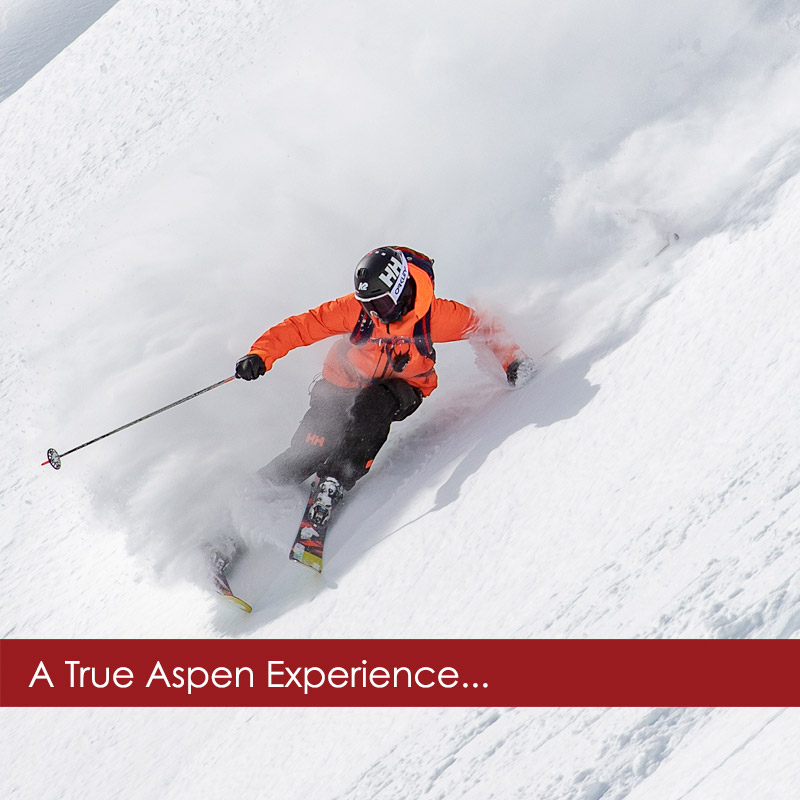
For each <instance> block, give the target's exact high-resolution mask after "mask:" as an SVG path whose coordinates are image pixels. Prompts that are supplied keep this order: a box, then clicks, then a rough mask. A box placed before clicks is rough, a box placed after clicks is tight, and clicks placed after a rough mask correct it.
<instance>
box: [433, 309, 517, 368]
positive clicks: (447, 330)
mask: <svg viewBox="0 0 800 800" xmlns="http://www.w3.org/2000/svg"><path fill="white" fill-rule="evenodd" d="M431 338H432V339H433V341H434V343H436V342H457V341H461V340H462V339H469V340H470V342H471V343H472V344H473V346H476V345H477V346H481V345H483V346H485V347H488V348H489V350H491V352H492V353H493V354H494V356H495V358H496V359H497V360H498V361H499V362H500V365H501V366H502V367H503V369H505V368H506V367H508V365H509V364H510V363H511V362H512V361H514V360H515V359H516V358H519V357H520V356H522V355H524V353H523V352H522V350H521V348H520V347H519V345H518V344H517V343H516V342H515V341H514V340H513V339H512V338H511V335H510V334H509V333H508V331H507V330H506V329H505V327H504V326H503V323H502V322H500V320H499V319H498V318H497V317H495V316H493V315H491V314H479V313H478V312H477V311H476V310H475V309H474V308H470V307H469V306H465V305H464V304H463V303H457V302H456V301H455V300H444V299H442V298H440V297H436V298H434V300H433V304H432V307H431Z"/></svg>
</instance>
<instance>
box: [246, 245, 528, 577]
mask: <svg viewBox="0 0 800 800" xmlns="http://www.w3.org/2000/svg"><path fill="white" fill-rule="evenodd" d="M354 282H355V291H354V292H351V293H350V294H347V295H345V296H344V297H340V298H338V299H336V300H331V301H329V302H327V303H323V304H322V305H321V306H319V307H317V308H314V309H312V310H310V311H306V312H305V313H304V314H299V315H298V316H293V317H289V318H287V319H285V320H284V321H283V322H280V323H278V324H277V325H275V326H273V327H271V328H270V329H269V330H267V331H266V332H265V333H264V334H262V335H261V336H260V337H259V338H258V339H257V340H256V341H255V342H254V344H253V346H252V347H251V348H250V351H249V352H248V353H247V355H245V356H243V357H242V358H240V359H239V361H238V362H237V364H236V377H237V378H242V379H244V380H246V381H251V380H255V379H256V378H259V377H260V376H261V375H264V374H265V373H266V372H267V371H268V370H269V369H271V368H272V365H273V364H274V363H275V361H277V359H279V358H282V357H283V356H285V355H286V354H287V353H288V352H289V351H291V350H293V349H294V348H296V347H302V346H305V345H310V344H313V343H314V342H317V341H320V340H321V339H326V338H328V337H331V336H341V335H342V334H347V335H346V336H343V337H342V338H339V339H338V340H337V341H336V342H335V344H334V345H333V346H332V347H331V349H330V351H329V353H328V355H327V357H326V359H325V363H324V366H323V370H322V377H321V379H320V380H318V381H317V382H316V383H315V384H314V386H313V388H312V390H311V400H310V406H309V409H308V411H307V412H306V414H305V416H304V417H303V420H302V421H301V423H300V426H299V428H298V429H297V431H296V433H295V434H294V436H293V437H292V440H291V445H290V447H289V449H288V450H286V451H285V452H284V453H281V454H280V455H279V456H277V457H276V458H275V459H273V460H272V461H271V462H270V463H269V464H267V466H266V467H264V468H262V470H261V471H260V474H261V475H262V476H263V477H264V478H265V479H267V480H268V481H269V482H271V483H272V484H290V483H302V482H303V481H305V480H306V479H308V478H309V477H311V476H312V475H314V476H315V478H314V482H313V487H312V495H311V498H310V499H309V504H308V509H307V512H306V516H305V518H304V524H305V525H306V526H307V527H308V528H310V529H311V530H310V531H309V532H308V534H309V536H310V538H312V539H313V538H314V536H315V534H321V538H322V539H323V540H324V531H325V529H326V528H327V524H328V522H329V517H330V514H331V512H332V511H333V509H334V507H335V506H336V505H337V503H338V502H339V501H340V500H341V499H342V497H343V494H344V492H345V491H347V490H349V489H352V488H353V486H354V485H355V483H356V481H358V480H359V479H360V478H362V477H363V476H364V475H366V473H367V472H368V470H369V468H370V467H371V465H372V462H373V460H374V459H375V456H376V455H377V453H378V451H379V450H380V449H381V447H382V446H383V444H384V443H385V441H386V439H387V437H388V435H389V429H390V428H391V426H392V423H394V422H399V421H400V420H404V419H406V418H407V417H408V416H410V415H411V414H413V413H414V412H415V411H416V410H417V409H418V408H419V406H420V404H421V403H422V401H423V399H424V398H425V397H427V396H428V395H430V394H431V392H432V391H433V390H434V389H435V388H436V385H437V376H436V372H435V369H434V366H435V361H436V353H435V351H434V347H433V345H434V344H435V343H437V342H452V341H458V340H461V339H472V340H473V342H476V343H477V342H483V343H485V344H486V345H488V347H489V349H490V350H491V351H492V352H493V353H494V356H495V357H496V359H497V361H498V362H499V364H500V366H502V368H503V370H504V371H505V375H506V379H507V382H508V384H509V385H510V386H512V387H519V386H522V385H523V384H525V383H527V382H528V381H529V380H531V378H533V377H534V375H535V374H536V367H535V364H534V362H533V361H532V359H530V358H529V357H528V356H527V355H525V353H524V352H523V351H522V350H521V349H520V348H519V346H518V345H516V344H515V343H514V342H513V341H511V340H510V338H509V336H508V334H507V333H506V332H505V330H504V329H503V327H502V325H501V324H500V323H499V322H498V321H497V320H495V319H493V318H487V317H482V316H480V315H479V314H478V313H477V312H476V311H475V310H474V309H472V308H470V307H469V306H465V305H462V304H461V303H457V302H455V301H453V300H443V299H441V298H439V297H436V296H435V295H434V279H433V259H430V258H428V257H427V256H425V255H423V254H422V253H419V252H417V251H415V250H412V249H411V248H408V247H399V246H392V247H378V248H376V249H375V250H372V251H370V252H369V253H367V254H366V255H365V256H364V257H363V258H362V259H361V260H360V261H359V262H358V264H357V265H356V269H355V275H354ZM301 530H302V529H301ZM298 537H299V534H298ZM307 538H308V537H307ZM298 540H299V539H298ZM319 555H320V561H319V565H314V566H315V568H317V569H321V547H320V548H319ZM297 560H301V558H297ZM306 563H308V562H306Z"/></svg>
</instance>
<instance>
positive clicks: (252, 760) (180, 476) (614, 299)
mask: <svg viewBox="0 0 800 800" xmlns="http://www.w3.org/2000/svg"><path fill="white" fill-rule="evenodd" d="M462 12H463V9H462V8H461V6H456V5H455V4H451V3H444V4H438V5H436V6H435V7H431V6H430V4H423V3H417V2H413V1H412V2H410V3H409V2H406V3H403V4H389V6H386V7H383V6H382V7H380V8H372V7H370V8H369V9H366V8H365V7H364V6H363V4H360V3H345V4H340V5H337V6H336V8H330V7H328V6H327V5H325V4H322V3H317V2H313V0H309V1H308V2H306V3H304V4H300V5H297V6H296V7H294V8H293V10H292V12H291V13H286V12H281V13H277V11H276V9H274V8H273V7H271V6H269V7H266V8H265V7H264V6H263V4H258V3H250V2H247V3H240V2H237V3H234V2H232V0H202V1H201V2H193V3H188V2H176V3H172V4H169V7H167V8H162V7H160V6H159V7H158V8H156V7H155V6H154V5H153V4H151V3H147V2H144V0H120V2H118V3H117V4H116V5H115V6H114V7H113V8H111V9H110V10H109V11H108V13H106V14H105V15H104V16H103V17H102V18H101V19H100V20H99V21H98V22H97V23H96V24H95V25H93V26H92V27H91V28H90V29H89V30H88V31H87V32H86V33H85V34H84V35H83V36H81V37H80V38H79V39H77V40H76V41H75V42H74V43H73V44H72V45H71V46H70V47H68V48H66V49H65V50H64V51H63V52H62V53H61V54H60V55H59V56H58V57H56V58H55V59H54V60H53V61H52V62H51V63H50V64H49V65H48V66H47V67H46V68H45V69H43V70H42V71H41V72H40V73H38V74H37V75H36V76H35V77H34V78H33V79H31V80H30V81H28V82H27V83H26V84H25V86H23V87H22V88H21V89H20V90H19V91H17V92H16V93H15V94H13V95H12V96H10V97H8V98H7V99H6V100H5V101H3V102H2V103H1V104H0V164H2V166H3V172H4V174H6V175H9V176H13V179H11V180H7V181H6V182H5V184H4V188H3V192H4V196H3V202H2V207H3V208H4V209H11V213H8V211H5V212H4V213H3V215H2V219H1V220H0V225H2V231H3V243H2V248H3V266H2V273H0V285H2V286H3V308H4V314H3V315H2V321H1V322H0V326H2V338H1V339H0V341H2V347H0V366H2V369H0V403H2V412H3V413H2V414H0V426H2V427H1V428H0V437H1V438H2V441H3V442H4V446H5V448H6V450H5V452H6V460H7V463H8V465H9V469H8V471H7V473H6V477H5V479H4V480H3V481H2V485H1V486H0V518H1V519H2V523H3V524H2V528H3V550H2V552H3V559H2V564H0V579H2V582H3V586H4V589H5V591H4V592H3V596H2V601H0V603H2V606H1V608H2V621H3V628H2V635H3V636H4V637H54V636H58V637H62V636H66V637H93V636H104V637H175V638H181V637H205V636H209V637H217V636H225V637H228V636H236V637H238V636H248V637H254V638H271V637H311V638H320V637H354V638H359V637H379V636H380V637H383V636H386V637H406V638H419V637H565V636H568V637H662V636H663V637H792V638H796V637H797V636H798V630H800V603H799V602H798V599H799V598H800V584H798V578H797V574H798V563H799V562H798V547H797V545H798V536H800V519H799V518H800V501H799V500H798V498H800V495H799V494H798V486H800V472H798V447H797V442H798V422H797V419H796V408H797V407H798V400H800V398H798V387H797V381H796V372H797V370H796V360H797V359H796V352H797V349H798V347H797V345H798V341H797V337H798V333H797V330H798V325H797V324H796V323H797V308H798V307H800V305H799V304H798V301H800V297H799V296H798V295H799V294H800V282H798V278H797V274H796V269H795V263H796V253H797V252H798V244H800V242H798V236H799V234H798V232H797V226H796V222H795V221H796V219H797V215H798V209H800V178H798V175H799V174H800V135H798V132H797V126H796V120H795V118H794V113H793V109H794V107H795V101H794V98H795V97H796V96H797V94H798V91H799V90H800V62H798V59H797V55H796V51H797V42H798V35H799V31H800V26H798V16H797V13H796V11H794V10H793V8H792V7H791V5H790V4H785V5H784V4H781V3H777V4H776V3H770V2H763V3H758V2H741V3H739V2H737V3H733V4H731V3H729V2H726V3H722V2H718V3H711V4H710V5H705V6H702V7H699V6H697V5H696V4H693V3H689V2H678V3H675V4H672V5H671V7H670V8H663V9H659V10H656V9H652V8H646V7H641V5H640V4H636V3H633V2H623V3H619V2H616V3H614V4H611V3H600V4H599V5H597V6H596V7H594V6H593V8H592V10H590V11H587V9H586V8H585V7H584V4H580V3H576V2H568V3H566V4H562V5H561V6H559V9H558V10H555V11H554V10H553V9H552V8H551V7H550V6H545V5H544V4H539V3H533V4H531V3H514V2H511V3H509V4H507V5H504V6H502V7H500V8H498V9H493V10H492V11H491V12H489V10H488V9H487V10H483V9H477V8H476V9H473V12H474V13H470V14H464V13H462ZM64 13H67V11H66V7H65V12H64ZM386 31H388V32H389V33H388V34H387V33H385V32H386ZM378 34H381V35H378ZM673 231H677V232H678V233H679V234H680V239H679V240H677V241H676V240H675V239H674V238H672V239H668V235H669V234H670V233H671V232H673ZM390 241H396V242H404V243H406V244H408V245H410V246H414V247H419V248H420V249H422V250H425V251H426V252H430V253H431V255H433V256H434V257H435V258H436V260H437V261H436V268H437V290H438V291H439V293H440V294H441V295H442V296H446V297H453V298H454V299H458V300H462V301H466V302H471V303H474V304H476V305H478V306H480V307H482V308H487V309H489V310H491V311H494V312H496V313H500V314H501V315H502V317H503V319H504V320H505V321H506V322H507V324H508V326H509V328H510V329H511V331H512V332H513V333H514V335H515V336H516V337H517V338H518V340H519V341H520V343H521V344H522V345H523V346H524V347H525V348H526V349H527V350H528V351H529V352H530V353H531V354H532V355H534V356H536V357H541V359H542V362H543V364H544V365H545V369H544V370H543V373H542V375H541V376H540V377H539V378H538V379H537V381H535V382H534V383H533V384H532V385H531V386H529V387H527V388H526V389H524V390H521V391H518V392H509V391H508V390H507V389H506V387H505V386H504V385H503V379H502V373H500V371H499V370H498V369H497V367H496V366H494V367H492V365H491V364H486V363H484V359H483V358H482V357H481V356H479V357H478V359H477V363H476V359H475V357H474V356H473V354H472V351H471V348H470V346H469V345H468V344H466V343H456V344H448V345H443V346H441V347H440V348H439V361H438V369H439V372H440V378H441V387H440V388H439V389H438V390H437V391H436V393H434V395H433V396H432V397H431V398H430V399H429V400H426V402H425V403H424V404H423V406H422V408H421V409H420V411H419V412H418V413H417V414H415V415H414V416H413V417H412V418H410V419H409V420H408V421H407V422H406V423H404V424H403V425H398V426H396V430H395V431H394V432H393V436H392V439H391V441H390V443H389V444H388V445H387V447H386V449H385V450H384V451H382V453H381V454H380V457H379V459H378V460H377V461H376V464H375V467H374V469H373V471H372V472H371V474H370V475H369V477H368V478H366V479H365V480H364V481H363V482H362V483H361V484H359V487H358V489H357V491H355V492H353V494H352V496H351V497H350V498H349V501H348V505H347V507H346V508H345V509H344V511H343V514H342V515H341V517H340V519H339V520H338V521H337V524H336V527H335V529H334V530H333V531H332V533H331V536H330V539H329V551H328V563H327V565H326V569H325V573H324V576H323V577H322V578H321V579H320V578H318V577H317V576H315V575H313V574H311V573H310V572H309V571H305V570H302V569H299V568H297V567H294V566H293V565H291V564H289V563H287V559H286V549H287V547H288V544H289V542H290V541H291V539H292V537H293V535H294V531H295V529H296V525H297V521H298V518H299V515H300V513H301V510H302V505H303V492H302V490H297V491H287V493H286V494H285V495H284V496H282V497H280V498H270V497H267V496H265V495H264V492H263V488H262V487H260V486H259V485H258V483H257V482H256V481H255V480H254V479H253V473H254V471H255V469H256V468H257V467H258V466H260V465H261V464H263V463H264V462H265V461H266V460H267V459H269V458H270V457H271V456H272V455H274V454H275V453H276V452H278V451H279V450H280V449H281V448H283V447H285V446H286V444H287V443H288V439H289V437H290V435H291V433H292V431H293V430H294V427H295V425H296V423H297V421H298V419H299V417H300V416H301V415H302V413H303V411H304V409H305V407H306V403H307V396H306V387H307V385H308V382H309V380H310V379H311V377H312V376H313V375H314V374H315V372H317V371H318V370H319V365H320V363H321V360H322V358H323V356H324V353H325V351H326V346H327V345H326V344H321V345H315V346H314V347H312V348H309V349H306V350H303V351H301V352H295V353H292V354H291V355H290V356H288V357H287V358H286V359H283V360H282V361H281V362H279V363H278V364H277V365H276V367H275V368H274V370H273V371H272V372H270V373H269V374H268V375H267V376H265V377H264V378H262V379H261V380H259V381H258V382H256V383H255V384H248V385H245V384H244V382H241V381H237V382H234V383H232V384H229V385H226V386H224V387H221V388H220V389H217V390H215V391H214V392H211V393H209V394H208V395H204V396H203V397H202V398H198V399H197V400H194V401H192V402H191V403H188V404H186V405H184V406H181V408H180V409H176V410H174V411H170V412H167V413H165V414H163V415H161V416H159V417H157V418H154V419H152V420H149V421H148V422H146V423H143V424H142V425H140V426H137V427H135V428H133V429H131V430H129V431H125V432H123V433H121V434H119V435H117V436H115V437H112V438H110V439H108V440H105V441H103V442H102V443H98V444H97V445H94V446H92V447H91V448H87V449H86V450H82V451H80V452H79V453H75V454H73V455H71V456H68V457H67V458H66V459H65V461H64V467H63V469H62V470H61V471H60V472H59V473H55V472H53V471H52V470H51V469H50V468H49V467H39V466H38V465H39V463H40V462H41V461H42V459H43V457H44V452H45V450H46V448H47V447H50V446H53V447H56V448H57V449H59V450H61V451H62V452H63V451H65V450H66V449H69V448H70V447H73V446H75V445H76V444H79V443H81V442H83V441H86V440H88V439H90V438H93V437H94V436H96V435H98V434H100V433H102V432H104V431H107V430H110V429H112V428H114V427H116V426H118V425H120V424H122V423H124V422H126V421H128V420H131V419H134V418H136V417H138V416H140V415H142V414H144V413H147V412H148V411H151V410H153V409H154V408H157V407H159V406H162V405H164V404H166V403H168V402H171V401H172V400H175V399H177V398H179V397H181V396H184V395H186V394H187V393H189V392H191V391H195V390H196V389H199V388H201V387H202V386H205V385H208V384H210V383H212V382H214V381H216V380H219V379H221V378H224V377H226V376H227V375H229V374H231V372H232V369H233V364H234V362H235V359H236V358H237V356H239V355H241V354H242V353H243V352H245V351H246V350H247V348H248V347H249V345H250V343H251V342H252V341H253V339H255V337H256V336H257V335H259V334H260V333H261V332H262V330H263V329H264V328H266V327H267V326H268V325H270V324H272V323H273V322H275V321H278V320H280V319H282V318H283V317H284V316H286V315H288V314H291V313H296V312H298V311H301V310H303V309H305V308H307V307H310V306H314V305H316V304H317V303H319V302H322V301H323V300H325V299H329V298H330V297H333V296H336V295H339V294H342V293H344V292H345V291H347V288H348V287H349V280H350V272H351V270H352V266H353V264H354V263H355V261H356V260H357V259H358V257H360V255H361V254H363V252H365V251H366V250H367V249H369V248H370V247H373V246H375V245H376V244H379V243H383V242H390ZM667 241H671V244H670V247H668V248H667V249H665V250H664V251H663V252H661V253H660V254H659V255H658V256H657V257H656V253H657V252H659V251H660V250H661V249H662V248H663V246H664V244H665V243H666V242H667ZM220 532H226V533H227V532H232V533H233V534H234V535H236V536H238V537H239V538H240V539H241V540H242V541H243V542H244V543H245V544H246V545H247V546H248V553H247V555H246V557H245V558H244V559H243V560H242V562H241V563H240V564H239V565H238V567H237V568H236V570H235V571H234V574H233V580H234V582H235V584H236V585H237V586H240V587H242V592H243V593H246V595H247V596H248V598H249V599H251V600H252V601H253V603H254V606H255V610H254V613H253V614H252V615H251V616H245V615H242V614H241V613H239V612H238V611H236V609H231V608H228V607H226V606H222V605H220V604H219V602H218V601H217V600H216V598H214V597H212V596H211V595H210V594H209V593H208V591H207V589H206V587H205V586H204V584H203V581H202V576H201V571H202V568H201V565H200V563H199V556H198V552H199V549H198V545H199V544H200V543H201V542H202V541H203V540H204V539H206V538H208V537H209V536H214V535H216V534H217V533H220ZM454 553H457V554H458V557H457V558H454V556H453V554H454ZM87 587H92V590H93V591H92V593H87ZM98 598H102V599H103V600H104V605H103V607H102V608H100V607H99V605H98ZM687 668H690V665H687ZM2 714H3V719H4V723H8V724H4V725H3V726H2V734H0V746H2V750H3V752H4V753H9V754H12V755H13V756H14V758H13V762H12V764H11V765H10V767H9V768H8V769H5V770H4V771H3V777H2V782H1V783H0V786H2V793H3V795H4V796H12V797H31V798H32V797H36V798H49V797H53V798H55V797H63V796H70V794H71V793H74V791H75V788H74V787H77V786H80V787H81V792H82V794H83V795H84V796H89V797H113V796H123V795H124V796H131V795H133V796H140V797H150V796H153V797H155V796H169V797H189V796H191V797H197V796H209V795H211V794H219V793H220V792H226V793H234V792H235V793H238V794H240V795H244V796H261V795H263V793H264V792H265V791H269V792H270V794H273V795H275V796H280V797H286V798H291V797H305V798H308V797H319V798H328V797H403V796H408V797H454V796H459V797H474V798H478V797H480V798H483V797H509V796H511V797H514V796H519V797H527V796H537V797H542V798H556V797H558V798H562V797H563V798H574V799H575V800H598V798H600V797H603V798H606V800H608V798H622V797H632V798H638V797H645V796H647V797H648V798H654V799H655V800H662V798H663V799H664V800H666V799H667V798H669V799H670V800H678V799H679V798H701V797H702V798H704V800H706V798H723V797H729V796H731V794H732V793H733V791H734V790H733V788H732V787H735V790H736V793H737V794H741V795H742V796H757V797H764V798H773V797H774V798H788V797H791V796H793V795H792V791H793V787H794V786H796V785H797V782H798V778H800V775H798V767H797V762H796V759H794V758H793V751H790V750H789V747H790V746H791V745H792V743H793V741H794V739H795V738H796V736H797V730H798V726H799V724H800V723H799V722H798V716H797V713H796V711H794V710H791V709H790V710H787V711H781V710H778V709H759V710H731V709H655V710H653V709H450V710H441V709H396V710H392V709H379V710H372V709H344V710H330V709H275V710H269V711H265V710H250V709H240V710H221V711H217V710H214V711H212V710H203V709H196V710H189V711H187V710H177V709H169V710H150V709H140V710H127V711H124V712H120V711H114V710H108V709H98V710H76V711H70V710H66V711H57V710H53V709H42V710H34V711H30V712H20V711H15V710H8V709H5V710H3V712H2ZM308 743H313V744H314V745H316V746H317V752H318V754H319V755H318V757H317V758H316V761H315V769H314V770H313V771H312V770H308V769H306V768H305V767H303V768H298V767H295V766H294V762H293V758H294V756H295V754H296V747H297V746H298V744H308Z"/></svg>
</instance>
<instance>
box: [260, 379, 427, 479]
mask: <svg viewBox="0 0 800 800" xmlns="http://www.w3.org/2000/svg"><path fill="white" fill-rule="evenodd" d="M421 403H422V393H421V392H420V390H419V389H417V388H416V387H413V386H411V385H410V384H408V383H406V382H405V381H403V380H399V379H397V378H395V379H392V380H388V381H380V382H376V383H373V384H370V385H369V386H367V387H365V388H363V389H348V388H344V387H342V386H336V385H335V384H333V383H330V382H329V381H326V380H324V379H323V380H320V381H317V383H316V384H314V387H313V388H312V390H311V403H310V406H309V409H308V411H307V412H306V414H305V416H304V417H303V419H302V421H301V423H300V427H298V429H297V431H295V434H294V436H292V442H291V446H290V447H289V449H288V450H286V451H284V452H283V453H281V454H280V455H279V456H277V457H276V458H274V459H273V460H272V461H271V462H270V463H269V464H267V465H266V466H265V467H262V469H261V470H259V474H260V475H261V476H262V477H264V478H265V479H267V480H269V481H271V482H272V483H276V484H288V483H302V482H303V481H305V480H306V479H307V478H309V477H310V476H311V475H314V474H315V473H316V474H317V475H319V476H320V477H328V476H330V477H333V478H336V479H337V480H338V481H339V482H340V483H341V484H342V487H343V488H345V489H352V488H353V486H354V485H355V483H356V481H357V480H358V479H359V478H362V477H363V476H364V475H366V474H367V471H368V470H369V468H370V467H371V466H372V461H373V459H374V458H375V456H376V455H377V454H378V451H379V450H380V449H381V447H383V445H384V443H385V442H386V439H387V438H388V436H389V429H390V427H391V425H392V422H396V421H399V420H401V419H405V418H406V417H407V416H409V415H410V414H413V413H414V411H416V410H417V408H419V406H420V404H421Z"/></svg>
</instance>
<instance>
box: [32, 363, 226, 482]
mask: <svg viewBox="0 0 800 800" xmlns="http://www.w3.org/2000/svg"><path fill="white" fill-rule="evenodd" d="M235 378H236V376H235V375H231V377H230V378H225V380H224V381H218V382H217V383H212V384H211V386H206V388H205V389H200V391H199V392H195V393H194V394H190V395H187V396H186V397H182V398H181V399H180V400H176V401H175V402H174V403H170V404H169V405H168V406H164V408H159V409H158V410H157V411H151V412H150V413H149V414H145V415H144V416H143V417H139V419H135V420H134V421H133V422H128V423H127V424H125V425H121V426H120V427H119V428H115V429H114V430H113V431H109V432H108V433H104V434H103V435H102V436H98V437H97V438H96V439H92V440H91V441H89V442H84V443H83V444H79V445H78V446H77V447H73V448H72V450H67V452H66V453H58V452H56V450H55V448H53V447H51V448H50V449H49V450H48V451H47V461H42V466H43V467H44V466H46V465H47V464H49V465H50V466H51V467H52V468H53V469H61V459H62V458H64V456H68V455H69V454H70V453H74V452H75V451H76V450H82V449H83V448H84V447H88V446H89V445H90V444H94V443H95V442H99V441H100V440H101V439H106V438H107V437H109V436H112V435H113V434H115V433H119V432H120V431H124V430H125V428H130V427H131V425H136V424H137V423H139V422H144V421H145V420H146V419H150V417H154V416H155V415H156V414H160V413H161V412H162V411H169V409H170V408H175V406H179V405H180V404H181V403H185V402H186V401H187V400H192V399H194V398H195V397H199V396H200V395H201V394H205V393H206V392H210V391H211V390H212V389H216V388H217V386H222V384H224V383H230V382H231V381H232V380H235Z"/></svg>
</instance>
